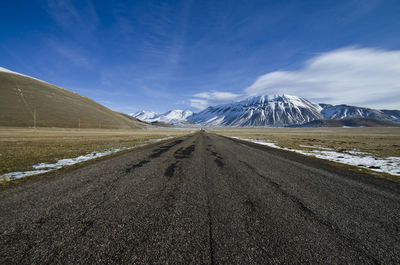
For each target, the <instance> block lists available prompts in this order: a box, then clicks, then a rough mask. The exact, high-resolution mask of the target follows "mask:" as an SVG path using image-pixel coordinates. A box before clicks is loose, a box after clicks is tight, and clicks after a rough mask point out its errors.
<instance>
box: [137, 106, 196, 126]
mask: <svg viewBox="0 0 400 265" xmlns="http://www.w3.org/2000/svg"><path fill="white" fill-rule="evenodd" d="M130 115H131V116H133V117H135V118H137V119H139V120H142V121H146V122H155V121H161V122H165V123H168V124H180V123H185V122H186V121H187V118H188V117H189V116H192V115H193V112H192V111H190V110H180V109H176V110H170V111H167V112H165V113H162V114H159V113H157V112H153V111H138V112H136V113H135V114H130Z"/></svg>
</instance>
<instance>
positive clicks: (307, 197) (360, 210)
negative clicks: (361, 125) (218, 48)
mask: <svg viewBox="0 0 400 265" xmlns="http://www.w3.org/2000/svg"><path fill="white" fill-rule="evenodd" d="M399 230H400V189H399V185H398V184H394V183H389V182H387V181H384V180H380V179H376V178H373V177H371V176H366V175H356V174H355V173H351V172H344V171H340V170H338V169H335V168H334V167H332V166H329V165H328V164H326V163H324V162H319V161H318V160H315V159H314V160H313V159H310V158H306V157H302V156H300V155H296V154H292V153H289V152H285V151H281V150H275V149H271V148H268V147H262V146H257V145H255V144H251V143H244V142H240V141H237V140H232V139H228V138H224V137H221V136H216V135H212V134H208V133H196V134H194V135H191V136H187V137H184V138H180V139H174V140H171V141H168V142H164V143H161V144H159V145H152V146H149V147H147V148H143V149H141V150H137V151H133V152H130V153H126V154H123V155H120V156H116V157H112V158H110V159H106V160H103V161H100V162H98V163H94V164H89V165H85V166H82V167H80V168H77V169H74V170H69V171H68V170H67V171H64V172H61V173H55V174H54V175H51V176H48V177H45V178H43V179H40V180H38V181H35V182H31V183H26V184H21V185H18V186H16V187H12V188H8V189H5V190H2V191H0V264H58V263H63V264H93V263H101V264H310V263H311V264H399V263H400V231H399Z"/></svg>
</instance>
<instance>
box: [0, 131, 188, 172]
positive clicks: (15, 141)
mask: <svg viewBox="0 0 400 265" xmlns="http://www.w3.org/2000/svg"><path fill="white" fill-rule="evenodd" d="M188 133H190V131H188V130H173V129H171V130H167V129H162V130H161V129H135V130H133V129H131V130H99V129H84V130H83V129H82V130H78V129H54V128H38V129H29V128H6V127H0V175H1V174H4V173H8V172H13V171H25V170H30V169H32V165H34V164H37V163H41V162H56V161H57V160H59V159H63V158H73V157H77V156H79V155H83V154H87V153H91V152H94V151H96V152H100V151H105V150H109V149H111V148H118V147H131V146H135V145H138V144H140V143H143V142H145V141H146V140H150V139H157V138H164V137H168V136H172V137H174V136H181V135H184V134H188Z"/></svg>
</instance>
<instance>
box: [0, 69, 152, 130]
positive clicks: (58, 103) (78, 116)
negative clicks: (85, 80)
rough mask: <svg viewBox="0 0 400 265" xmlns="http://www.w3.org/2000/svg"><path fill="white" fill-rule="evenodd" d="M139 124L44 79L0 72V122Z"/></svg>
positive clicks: (89, 125) (29, 124)
mask: <svg viewBox="0 0 400 265" xmlns="http://www.w3.org/2000/svg"><path fill="white" fill-rule="evenodd" d="M35 117H36V126H37V127H63V128H78V127H80V128H109V129H113V128H119V129H129V128H141V127H144V126H146V125H145V124H144V123H142V122H140V121H138V120H134V119H132V118H129V117H127V116H125V115H122V114H121V113H118V112H115V111H113V110H110V109H108V108H106V107H104V106H103V105H100V104H98V103H97V102H95V101H93V100H91V99H89V98H87V97H83V96H81V95H79V94H77V93H74V92H71V91H68V90H66V89H63V88H59V87H57V86H54V85H51V84H48V83H46V82H43V81H40V80H37V79H34V78H31V77H27V76H23V75H19V74H15V73H9V72H0V126H18V127H33V126H34V124H35Z"/></svg>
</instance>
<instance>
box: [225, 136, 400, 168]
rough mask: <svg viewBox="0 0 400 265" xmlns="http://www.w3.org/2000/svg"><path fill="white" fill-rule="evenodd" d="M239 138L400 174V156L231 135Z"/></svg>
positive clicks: (338, 161) (347, 163)
mask: <svg viewBox="0 0 400 265" xmlns="http://www.w3.org/2000/svg"><path fill="white" fill-rule="evenodd" d="M232 138H235V139H239V140H244V141H249V142H252V143H257V144H261V145H266V146H269V147H272V148H277V149H282V150H286V151H292V152H296V153H299V154H303V155H307V156H314V157H317V158H320V159H325V160H330V161H334V162H337V163H342V164H346V165H351V166H357V167H360V168H365V169H369V170H373V171H377V172H384V173H388V174H391V175H395V176H400V157H386V158H376V157H373V156H372V155H371V154H369V153H364V152H359V151H356V150H350V151H346V152H343V153H342V152H336V151H333V150H332V149H329V148H324V147H319V146H302V147H308V148H315V149H319V150H311V151H305V150H297V149H289V148H286V147H281V146H278V145H276V144H275V143H273V142H272V141H269V140H254V139H246V138H240V137H232Z"/></svg>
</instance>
